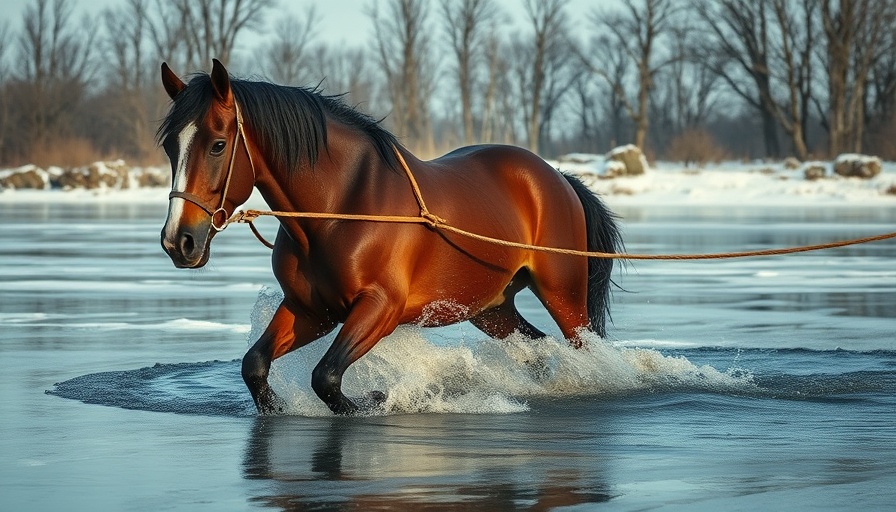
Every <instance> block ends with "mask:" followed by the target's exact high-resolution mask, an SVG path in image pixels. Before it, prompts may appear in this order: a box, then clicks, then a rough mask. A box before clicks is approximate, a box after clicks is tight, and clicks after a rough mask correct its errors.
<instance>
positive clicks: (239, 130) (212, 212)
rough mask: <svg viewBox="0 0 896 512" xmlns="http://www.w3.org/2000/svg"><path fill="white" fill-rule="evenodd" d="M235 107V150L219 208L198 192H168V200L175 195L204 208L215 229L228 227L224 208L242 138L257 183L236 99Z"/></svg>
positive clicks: (241, 115) (231, 157)
mask: <svg viewBox="0 0 896 512" xmlns="http://www.w3.org/2000/svg"><path fill="white" fill-rule="evenodd" d="M233 107H234V109H235V110H236V136H235V137H234V141H233V151H231V152H230V164H229V165H228V166H227V176H226V177H225V178H224V192H223V193H222V194H221V204H220V206H218V208H217V209H212V208H213V207H211V206H208V205H207V203H206V201H205V200H204V199H202V198H201V197H199V196H197V195H196V194H191V193H189V192H181V191H179V190H172V191H171V192H170V193H169V194H168V200H169V201H170V200H172V199H174V198H175V197H178V198H180V199H183V200H185V201H189V202H191V203H193V204H195V205H196V206H198V207H199V208H202V211H204V212H205V213H207V214H208V215H209V216H210V217H211V218H212V227H213V228H214V229H215V231H223V230H224V228H226V227H227V219H228V217H229V215H228V214H227V210H226V209H225V208H224V205H225V204H226V202H227V192H228V190H230V178H231V177H233V163H234V161H235V160H236V148H237V146H238V145H239V143H240V139H242V140H243V146H245V148H246V156H248V157H249V166H250V167H252V182H253V183H255V163H254V162H252V153H250V152H249V144H248V143H247V142H246V132H245V131H244V130H243V113H242V112H241V111H240V104H239V103H237V102H236V101H234V102H233ZM219 213H222V214H223V217H224V218H223V220H222V221H221V223H220V224H217V223H215V217H216V216H217V215H218V214H219Z"/></svg>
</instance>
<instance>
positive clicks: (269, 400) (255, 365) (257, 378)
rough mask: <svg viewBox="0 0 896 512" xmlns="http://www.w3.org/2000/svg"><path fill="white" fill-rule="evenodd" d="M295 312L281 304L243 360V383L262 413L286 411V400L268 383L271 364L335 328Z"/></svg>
mask: <svg viewBox="0 0 896 512" xmlns="http://www.w3.org/2000/svg"><path fill="white" fill-rule="evenodd" d="M293 309H295V308H291V307H289V306H287V303H286V301H284V302H283V303H282V304H280V307H278V308H277V311H276V312H275V313H274V317H273V318H272V319H271V323H270V324H268V327H267V329H265V331H264V333H263V334H262V335H261V337H259V338H258V341H256V342H255V344H254V345H252V348H250V349H249V351H248V352H246V355H245V356H244V357H243V368H242V374H243V380H244V381H245V382H246V387H248V388H249V392H250V393H252V399H253V400H254V401H255V407H256V408H257V409H258V412H259V414H276V413H282V412H284V408H285V404H284V402H283V400H282V399H281V398H280V397H278V396H277V394H276V393H274V390H273V389H271V386H270V384H268V373H269V372H270V369H271V362H272V361H273V360H274V359H277V358H278V357H280V356H283V355H285V354H288V353H289V352H292V351H293V350H295V349H297V348H299V347H303V346H305V345H307V344H308V343H311V342H312V341H314V340H316V339H318V338H320V337H321V336H323V335H325V334H327V333H328V332H330V331H332V330H333V328H334V327H335V326H336V324H335V323H334V322H322V321H319V320H316V319H313V318H312V317H310V316H308V315H304V314H298V315H297V314H296V313H295V312H294V311H293Z"/></svg>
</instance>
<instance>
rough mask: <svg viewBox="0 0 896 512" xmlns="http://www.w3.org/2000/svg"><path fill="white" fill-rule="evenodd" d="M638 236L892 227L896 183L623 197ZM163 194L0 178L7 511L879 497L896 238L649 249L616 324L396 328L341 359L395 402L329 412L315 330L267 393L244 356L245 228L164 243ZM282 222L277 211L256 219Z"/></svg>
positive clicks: (1, 471) (894, 431) (534, 315)
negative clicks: (735, 255)
mask: <svg viewBox="0 0 896 512" xmlns="http://www.w3.org/2000/svg"><path fill="white" fill-rule="evenodd" d="M617 211H618V212H619V213H620V214H621V215H622V216H623V217H624V223H623V227H624V236H625V239H626V244H627V248H628V250H629V251H631V252H657V253H659V252H712V251H729V250H750V249H756V248H767V247H779V246H788V245H800V244H813V243H822V242H826V241H830V240H835V239H841V238H853V237H859V236H866V235H871V234H877V233H882V232H886V231H891V230H892V229H893V225H894V224H896V222H894V221H896V207H892V208H891V207H884V208H881V207H874V208H862V207H835V208H824V207H802V208H796V207H776V208H763V209H755V208H750V207H747V206H743V207H725V208H713V207H709V206H702V207H668V206H667V207H625V208H621V207H620V208H617ZM164 215H165V207H164V204H159V205H141V204H111V203H107V204H51V203H50V202H47V203H41V204H0V233H2V241H0V261H2V262H3V265H2V266H0V453H2V457H0V509H3V510H24V509H28V510H58V509H66V510H215V511H220V510H245V509H247V508H258V509H274V510H277V509H282V510H305V509H311V510H330V509H336V510H371V509H384V510H388V509H399V508H400V509H405V510H415V509H428V510H452V509H457V508H464V509H471V510H477V509H481V510H549V509H561V508H562V509H564V510H567V509H568V510H591V509H596V508H612V509H620V510H650V509H655V508H664V509H665V508H672V509H675V508H683V509H688V510H693V509H703V510H718V509H726V510H755V509H782V508H788V509H792V508H804V509H829V510H830V509H833V510H837V509H847V508H848V509H857V508H861V509H868V510H874V509H877V510H881V509H889V508H890V507H892V503H893V502H894V500H896V485H894V484H896V336H894V327H896V321H894V320H893V311H894V307H896V268H894V266H893V261H894V256H896V242H893V241H887V242H879V243H875V244H871V245H866V246H860V247H853V248H845V249H837V250H831V251H826V252H817V253H805V254H798V255H790V256H784V257H776V258H759V259H749V260H726V261H713V262H636V263H632V264H629V265H628V266H627V268H626V270H625V271H624V272H623V273H621V274H618V275H617V276H615V280H616V281H617V283H619V284H620V286H621V287H622V288H623V289H624V291H621V290H617V291H616V292H615V294H614V314H613V318H614V325H613V327H612V328H611V339H610V340H608V341H603V340H597V339H593V340H590V342H589V348H588V349H587V350H582V351H576V350H573V349H571V348H569V347H568V346H567V345H566V344H565V343H564V342H562V341H558V340H557V339H556V337H557V336H558V333H557V332H556V331H557V330H556V328H555V327H554V326H553V324H551V323H550V320H549V319H548V317H547V315H546V313H545V312H544V310H543V309H542V308H541V307H540V305H538V303H537V302H536V301H535V299H534V298H533V297H532V296H531V295H524V296H522V297H521V303H520V307H521V310H522V311H523V314H524V315H525V316H527V318H529V319H530V320H531V321H532V322H533V323H534V324H536V325H538V326H539V327H541V328H543V329H547V330H548V331H549V332H550V333H551V334H552V335H553V336H554V338H549V339H547V340H543V341H539V342H535V343H533V342H527V341H524V340H518V339H511V340H508V341H496V340H490V339H487V338H485V337H484V336H483V335H482V334H480V333H479V332H478V331H476V330H475V329H474V328H473V327H472V326H470V325H468V324H461V325H458V326H452V327H449V328H443V329H434V330H433V329H417V328H402V329H400V330H399V331H397V332H396V334H395V335H393V336H391V337H389V338H387V339H386V340H384V341H383V342H382V343H381V344H380V345H378V346H377V348H376V349H375V350H374V351H373V352H371V354H369V355H368V356H366V357H365V358H364V359H362V360H361V361H359V363H358V364H357V365H356V367H355V368H353V369H352V370H350V374H349V375H348V376H347V379H346V388H347V390H348V392H349V394H355V395H360V394H363V393H365V392H366V391H369V390H371V389H379V390H383V391H386V392H388V395H389V398H388V400H387V403H386V404H385V406H384V409H383V410H381V411H378V413H377V414H375V415H371V416H368V417H362V418H334V417H332V416H330V415H329V414H328V411H327V410H326V408H325V407H324V406H322V405H321V404H320V403H319V402H318V401H317V399H316V398H314V396H313V394H312V393H311V391H310V389H309V386H308V383H307V381H308V376H309V372H310V368H312V367H313V366H314V364H315V363H316V361H317V359H318V358H319V356H320V354H322V353H323V351H324V350H325V349H326V342H325V341H321V342H317V343H314V344H312V345H311V346H309V347H306V348H305V349H303V350H301V351H299V352H297V353H296V354H293V355H291V356H289V357H287V358H284V360H281V361H278V362H277V363H276V364H275V368H274V371H273V384H274V386H275V387H277V388H278V389H279V390H280V392H281V393H282V394H283V395H284V396H286V397H287V398H288V400H289V403H290V408H291V412H292V413H293V414H292V415H290V416H285V417H276V418H257V417H255V415H254V412H253V410H252V404H251V399H250V398H249V396H248V393H247V392H246V391H245V388H244V386H243V384H242V381H241V379H240V376H239V362H238V359H239V358H240V357H241V356H242V354H243V352H244V351H245V350H246V348H247V343H248V339H249V338H253V337H254V335H255V334H254V333H255V332H257V330H258V329H259V328H262V327H263V324H264V322H265V321H266V318H267V317H268V315H269V314H270V311H271V308H272V306H273V305H274V304H275V303H276V301H277V294H276V289H275V288H274V287H273V286H274V284H273V278H272V277H271V275H270V266H269V261H268V253H267V249H265V248H264V247H262V246H261V245H260V244H258V243H257V242H256V241H255V239H254V237H252V236H251V235H250V234H249V232H248V230H246V229H244V227H242V226H234V227H232V228H230V229H228V230H227V231H225V232H224V233H222V234H221V235H220V236H219V237H218V238H217V239H216V241H215V244H214V246H213V254H212V260H211V263H210V268H208V269H206V270H201V271H179V270H177V269H174V268H173V267H172V266H171V264H170V262H169V261H168V260H167V257H166V256H165V255H164V254H163V253H162V251H161V248H160V247H159V245H158V244H159V242H158V232H159V229H160V228H161V223H162V221H163V218H164ZM261 223H262V226H261V227H262V229H263V230H266V232H267V233H271V232H272V230H273V224H272V223H271V221H268V222H265V221H261ZM46 391H50V393H51V394H47V393H45V392H46Z"/></svg>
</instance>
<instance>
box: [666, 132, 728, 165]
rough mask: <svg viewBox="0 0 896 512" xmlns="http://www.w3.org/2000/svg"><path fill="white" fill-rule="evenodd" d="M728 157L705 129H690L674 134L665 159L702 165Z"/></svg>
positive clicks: (685, 163)
mask: <svg viewBox="0 0 896 512" xmlns="http://www.w3.org/2000/svg"><path fill="white" fill-rule="evenodd" d="M726 158H728V153H727V152H726V151H725V150H724V149H723V148H722V147H721V146H719V145H718V144H717V143H716V141H715V140H714V139H713V138H712V135H710V134H709V133H708V132H707V131H706V130H702V129H696V128H695V129H690V130H685V131H683V132H681V133H680V134H678V135H676V136H675V137H674V138H673V139H672V140H671V141H670V142H669V146H668V148H667V150H666V159H667V160H671V161H673V162H682V163H684V165H685V166H687V167H690V166H691V165H692V164H696V165H703V164H706V163H708V162H721V161H722V160H725V159H726Z"/></svg>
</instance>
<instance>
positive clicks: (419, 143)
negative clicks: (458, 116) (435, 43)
mask: <svg viewBox="0 0 896 512" xmlns="http://www.w3.org/2000/svg"><path fill="white" fill-rule="evenodd" d="M425 4H426V3H425V2H424V1H423V0H388V1H387V2H375V3H374V4H373V8H372V10H371V11H369V14H370V17H371V20H372V21H373V25H374V30H375V34H376V35H375V38H376V50H377V54H378V58H379V64H380V67H381V68H382V70H383V73H384V74H385V78H386V83H387V87H388V91H389V96H390V99H391V103H392V118H393V122H394V123H395V130H396V131H397V132H398V133H399V134H400V135H402V136H404V137H406V138H407V140H408V142H409V145H411V146H413V147H415V148H417V149H418V150H421V151H429V152H432V150H433V139H432V132H431V124H430V118H429V114H430V113H429V101H428V100H429V97H430V95H431V94H432V91H433V89H434V87H435V82H434V81H435V69H434V68H435V66H434V63H432V62H430V59H431V55H430V52H431V45H432V37H431V30H430V27H429V22H428V17H427V13H428V10H427V9H426V5H425ZM383 5H385V9H386V12H385V13H383V12H381V11H380V10H379V8H380V7H382V6H383Z"/></svg>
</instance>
